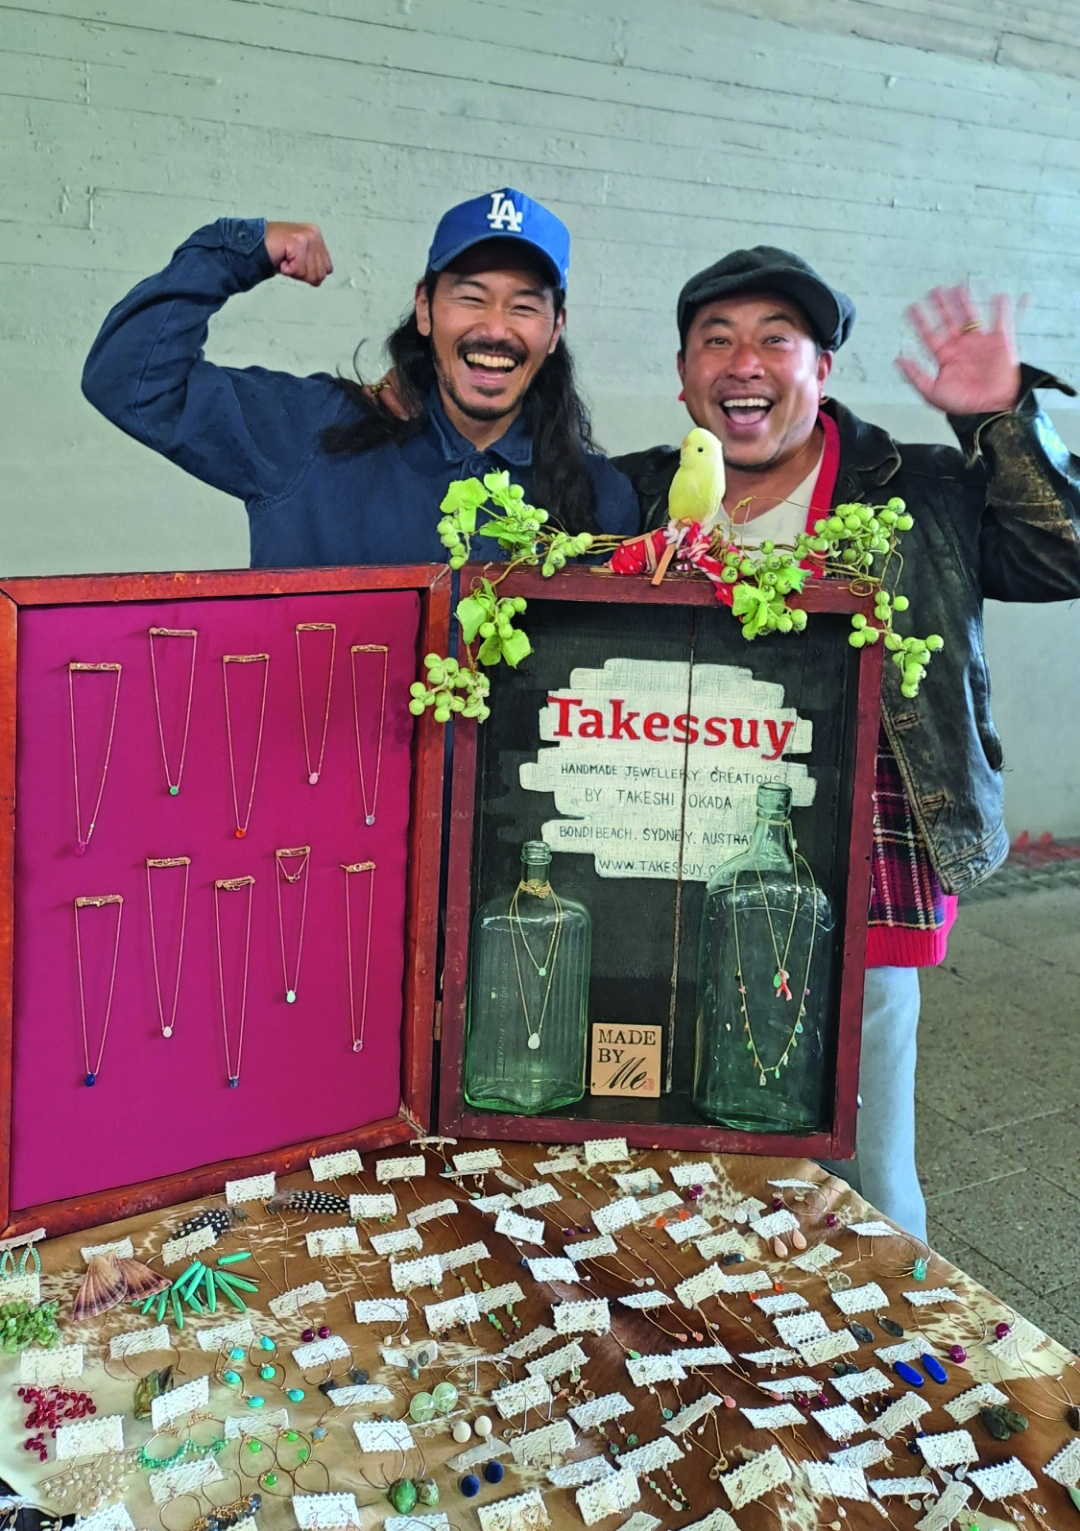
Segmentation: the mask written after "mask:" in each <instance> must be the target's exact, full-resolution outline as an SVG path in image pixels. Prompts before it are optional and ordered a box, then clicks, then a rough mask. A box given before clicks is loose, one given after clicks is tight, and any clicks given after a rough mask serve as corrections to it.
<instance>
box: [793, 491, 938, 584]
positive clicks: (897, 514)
mask: <svg viewBox="0 0 1080 1531" xmlns="http://www.w3.org/2000/svg"><path fill="white" fill-rule="evenodd" d="M914 525H915V522H914V520H913V519H912V517H911V516H909V515H908V513H907V507H906V506H905V504H904V502H903V500H901V499H899V498H897V497H894V498H893V499H891V500H890V501H889V502H888V504H887V505H837V507H836V509H835V510H834V511H833V512H832V513H831V514H830V515H829V516H827V517H826V518H825V519H824V520H821V521H815V522H814V535H813V536H812V537H810V536H808V535H807V534H806V533H805V532H804V533H802V535H801V536H800V537H799V541H798V543H797V544H796V548H795V551H796V553H797V554H798V555H799V556H800V557H801V558H805V557H806V555H807V553H808V552H813V553H824V554H825V555H826V557H827V558H828V559H830V560H831V561H834V562H838V563H840V564H842V565H844V566H845V567H846V568H848V569H850V570H851V572H852V573H858V572H860V571H862V570H866V569H870V568H871V567H872V565H873V562H874V558H875V555H879V554H880V555H887V554H888V553H890V552H892V551H893V548H894V544H895V535H896V533H897V532H909V531H910V530H911V528H912V527H913V526H914Z"/></svg>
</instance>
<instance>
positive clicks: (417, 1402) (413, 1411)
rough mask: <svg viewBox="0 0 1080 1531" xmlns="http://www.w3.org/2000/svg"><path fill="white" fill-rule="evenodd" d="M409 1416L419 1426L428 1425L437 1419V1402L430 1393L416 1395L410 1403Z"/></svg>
mask: <svg viewBox="0 0 1080 1531" xmlns="http://www.w3.org/2000/svg"><path fill="white" fill-rule="evenodd" d="M409 1414H410V1415H411V1417H412V1418H413V1419H414V1420H415V1421H416V1423H417V1424H418V1425H426V1424H427V1423H428V1421H429V1420H432V1419H434V1418H435V1400H434V1399H433V1398H432V1396H431V1394H430V1393H414V1394H413V1396H412V1398H411V1399H410V1401H409Z"/></svg>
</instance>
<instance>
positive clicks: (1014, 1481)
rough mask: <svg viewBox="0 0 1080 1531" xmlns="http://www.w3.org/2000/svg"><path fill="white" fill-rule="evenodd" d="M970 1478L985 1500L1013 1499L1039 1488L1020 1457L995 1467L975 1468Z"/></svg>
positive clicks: (1012, 1458)
mask: <svg viewBox="0 0 1080 1531" xmlns="http://www.w3.org/2000/svg"><path fill="white" fill-rule="evenodd" d="M968 1477H969V1479H970V1481H971V1482H972V1483H973V1484H974V1485H975V1487H976V1488H977V1489H978V1491H979V1493H980V1494H982V1496H983V1497H984V1498H985V1499H1011V1498H1012V1496H1013V1495H1014V1494H1029V1493H1030V1492H1031V1490H1032V1489H1033V1488H1038V1486H1039V1485H1038V1484H1037V1483H1036V1482H1035V1479H1034V1478H1033V1477H1032V1476H1031V1474H1030V1473H1029V1472H1028V1470H1027V1468H1026V1467H1025V1466H1024V1464H1023V1462H1021V1460H1020V1458H1019V1457H1010V1458H1009V1460H1008V1461H1007V1462H996V1463H995V1464H994V1466H993V1467H976V1468H973V1469H972V1471H971V1472H970V1473H969V1474H968Z"/></svg>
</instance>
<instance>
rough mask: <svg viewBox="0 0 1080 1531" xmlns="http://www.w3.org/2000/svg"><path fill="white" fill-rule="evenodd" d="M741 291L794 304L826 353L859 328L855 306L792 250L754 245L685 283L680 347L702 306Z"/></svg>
mask: <svg viewBox="0 0 1080 1531" xmlns="http://www.w3.org/2000/svg"><path fill="white" fill-rule="evenodd" d="M740 292H778V293H781V294H783V296H784V297H787V298H792V299H794V301H795V302H796V303H798V305H799V307H800V308H801V309H802V310H803V312H804V313H805V314H806V317H807V319H808V320H809V321H810V328H811V329H812V331H813V334H814V338H815V340H816V341H817V342H818V344H819V345H820V346H821V347H822V349H823V350H825V351H837V350H839V348H840V347H841V346H842V345H843V344H844V341H845V340H846V339H847V338H848V336H849V335H850V333H851V326H852V325H853V324H854V323H855V305H854V303H853V302H852V301H851V299H850V298H849V297H848V296H847V294H846V293H843V292H838V291H837V290H836V289H835V288H834V287H830V286H829V284H828V282H825V281H823V280H822V279H821V277H820V276H818V274H817V272H816V271H815V270H814V268H813V266H810V265H808V264H807V263H806V261H804V260H802V259H801V258H800V257H799V256H798V255H793V254H792V253H791V251H790V250H778V249H776V248H775V247H774V246H773V245H755V246H754V248H753V249H752V250H732V252H731V254H730V255H725V256H724V258H723V260H718V261H717V262H716V264H715V265H713V266H707V267H706V269H705V270H704V271H699V272H698V274H697V276H692V277H691V278H690V280H689V281H688V282H687V284H686V286H685V287H684V288H683V290H682V292H680V294H679V306H678V309H677V316H678V321H679V340H680V343H681V344H682V346H683V347H684V348H685V346H686V334H687V331H688V330H689V328H690V325H691V322H692V321H693V318H694V315H695V314H696V313H697V311H698V309H699V308H700V307H701V306H702V304H704V303H711V302H712V301H713V300H714V299H715V298H730V297H734V296H735V295H736V294H737V293H740Z"/></svg>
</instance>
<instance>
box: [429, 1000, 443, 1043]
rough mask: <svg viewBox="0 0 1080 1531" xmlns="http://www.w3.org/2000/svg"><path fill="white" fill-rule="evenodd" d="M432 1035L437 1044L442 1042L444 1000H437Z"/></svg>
mask: <svg viewBox="0 0 1080 1531" xmlns="http://www.w3.org/2000/svg"><path fill="white" fill-rule="evenodd" d="M431 1035H432V1038H433V1039H434V1040H435V1041H436V1042H441V1041H442V1000H441V999H437V1000H436V1001H435V1025H434V1027H433V1028H432V1032H431Z"/></svg>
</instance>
